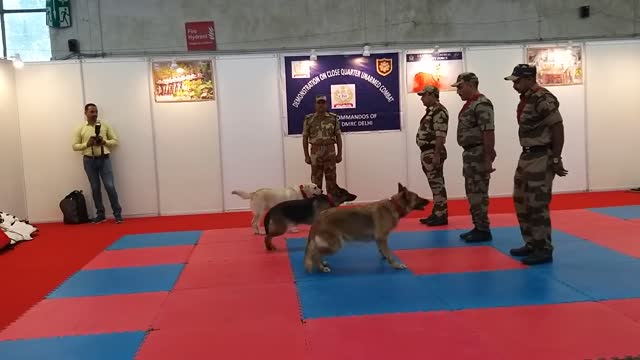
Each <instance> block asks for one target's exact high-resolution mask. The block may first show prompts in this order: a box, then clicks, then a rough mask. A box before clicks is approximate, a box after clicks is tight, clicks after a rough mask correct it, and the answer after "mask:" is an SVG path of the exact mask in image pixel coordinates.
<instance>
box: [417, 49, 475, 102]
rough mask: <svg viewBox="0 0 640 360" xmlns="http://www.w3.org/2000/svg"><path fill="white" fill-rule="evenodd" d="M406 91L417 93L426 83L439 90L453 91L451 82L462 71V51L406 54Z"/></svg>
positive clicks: (453, 81) (454, 80)
mask: <svg viewBox="0 0 640 360" xmlns="http://www.w3.org/2000/svg"><path fill="white" fill-rule="evenodd" d="M406 60H407V92H408V93H418V92H420V91H422V89H424V87H425V86H427V85H433V86H435V87H436V88H438V89H439V90H440V91H441V92H443V91H455V90H456V89H455V88H452V87H451V84H453V83H455V82H456V79H457V78H458V75H460V74H461V73H462V72H464V62H463V58H462V51H446V52H438V53H432V52H427V53H416V54H407V56H406Z"/></svg>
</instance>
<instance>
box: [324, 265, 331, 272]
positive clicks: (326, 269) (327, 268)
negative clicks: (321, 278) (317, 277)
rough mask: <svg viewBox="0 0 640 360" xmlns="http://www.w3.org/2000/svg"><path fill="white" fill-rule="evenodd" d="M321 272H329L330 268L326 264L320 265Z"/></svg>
mask: <svg viewBox="0 0 640 360" xmlns="http://www.w3.org/2000/svg"><path fill="white" fill-rule="evenodd" d="M322 272H326V273H328V272H331V268H330V267H328V266H323V267H322Z"/></svg>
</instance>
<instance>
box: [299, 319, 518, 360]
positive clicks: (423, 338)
mask: <svg viewBox="0 0 640 360" xmlns="http://www.w3.org/2000/svg"><path fill="white" fill-rule="evenodd" d="M305 332H306V333H307V337H308V339H309V348H310V351H311V353H312V355H311V357H310V358H309V359H312V360H327V359H349V360H387V359H446V360H467V359H491V360H501V359H502V360H507V358H505V357H502V356H501V355H500V354H498V353H496V352H495V351H493V350H492V349H490V348H489V347H488V346H487V345H486V344H485V343H483V341H482V340H480V338H479V337H478V334H476V333H474V332H473V331H471V329H469V328H468V327H466V326H465V325H464V324H463V323H461V322H460V321H456V319H455V318H453V317H452V316H451V315H450V313H447V312H429V313H406V314H393V315H375V316H357V317H341V318H331V319H312V320H308V321H307V322H306V323H305ZM452 339H455V340H454V341H455V342H456V343H458V344H460V345H459V346H451V343H452ZM511 359H519V358H518V357H514V358H511Z"/></svg>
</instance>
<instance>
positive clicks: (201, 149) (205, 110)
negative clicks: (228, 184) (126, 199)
mask: <svg viewBox="0 0 640 360" xmlns="http://www.w3.org/2000/svg"><path fill="white" fill-rule="evenodd" d="M180 59H181V60H189V59H193V60H207V61H211V60H212V58H210V57H206V56H205V57H192V56H186V57H180ZM154 60H159V61H160V60H168V61H171V60H173V59H171V58H169V59H154ZM212 66H213V74H214V77H215V74H216V66H215V62H213V64H212ZM146 76H147V79H149V80H148V81H149V82H148V84H149V87H150V89H149V90H147V92H148V93H151V94H153V85H152V81H151V74H150V70H149V71H147V72H146ZM215 83H217V81H216V79H215V78H214V84H215ZM215 87H217V86H216V85H214V89H215ZM151 96H153V95H151ZM215 96H216V99H215V101H201V102H176V103H158V102H155V100H153V99H152V100H151V101H152V105H151V107H152V112H151V114H152V123H153V131H154V135H155V153H156V157H157V171H158V191H159V200H160V214H161V215H179V214H199V213H210V212H220V211H222V210H223V205H222V204H223V203H222V179H221V173H220V171H221V168H222V165H221V160H220V159H221V157H220V156H221V155H220V154H221V153H220V145H219V144H220V128H219V123H220V121H219V117H218V106H220V105H219V102H218V99H217V89H216V90H215ZM122 131H125V130H124V129H123V130H122Z"/></svg>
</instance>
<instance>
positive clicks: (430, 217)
mask: <svg viewBox="0 0 640 360" xmlns="http://www.w3.org/2000/svg"><path fill="white" fill-rule="evenodd" d="M435 217H436V216H435V215H434V214H431V215H429V216H427V217H426V218H422V219H420V223H421V224H425V225H427V224H429V222H430V221H432V220H433V219H434V218H435Z"/></svg>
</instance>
